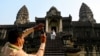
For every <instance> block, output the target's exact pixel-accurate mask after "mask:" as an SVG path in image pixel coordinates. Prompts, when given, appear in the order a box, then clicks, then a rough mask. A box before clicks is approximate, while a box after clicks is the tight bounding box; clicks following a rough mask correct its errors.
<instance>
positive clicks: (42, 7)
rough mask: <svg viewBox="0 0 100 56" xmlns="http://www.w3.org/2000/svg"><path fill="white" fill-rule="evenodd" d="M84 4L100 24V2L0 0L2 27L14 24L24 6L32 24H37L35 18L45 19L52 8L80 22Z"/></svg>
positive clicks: (94, 0) (82, 0) (97, 0)
mask: <svg viewBox="0 0 100 56" xmlns="http://www.w3.org/2000/svg"><path fill="white" fill-rule="evenodd" d="M82 3H85V4H87V5H88V6H89V7H90V9H91V11H92V12H93V15H94V19H95V20H96V22H97V23H100V0H0V7H1V8H0V25H6V24H14V22H15V20H16V16H17V13H18V11H19V9H20V8H21V7H22V6H23V5H26V7H27V9H28V12H29V20H30V21H31V22H35V17H45V16H46V13H47V11H49V9H50V8H51V7H52V6H54V7H56V8H57V10H58V11H60V12H61V16H62V17H68V16H69V14H70V15H71V16H72V21H78V20H79V10H80V7H81V5H82Z"/></svg>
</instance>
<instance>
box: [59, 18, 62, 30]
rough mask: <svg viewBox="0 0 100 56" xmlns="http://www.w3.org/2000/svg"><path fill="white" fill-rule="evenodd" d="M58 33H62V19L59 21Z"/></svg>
mask: <svg viewBox="0 0 100 56" xmlns="http://www.w3.org/2000/svg"><path fill="white" fill-rule="evenodd" d="M59 32H62V19H60V23H59Z"/></svg>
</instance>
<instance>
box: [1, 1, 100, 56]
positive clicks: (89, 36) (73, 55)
mask: <svg viewBox="0 0 100 56" xmlns="http://www.w3.org/2000/svg"><path fill="white" fill-rule="evenodd" d="M72 19H73V18H72V16H71V15H70V14H69V15H68V17H62V15H61V12H60V11H59V10H58V9H57V8H56V7H54V6H52V7H51V8H50V9H49V10H48V11H47V12H46V16H44V17H35V22H30V20H29V13H28V9H27V7H26V6H25V5H24V6H23V7H22V8H21V9H20V10H19V11H18V13H17V16H16V20H15V22H14V24H13V25H0V47H2V46H3V45H4V43H5V42H7V33H8V31H9V30H10V29H14V28H19V29H21V30H24V29H26V28H29V27H32V26H34V25H36V24H39V23H43V24H45V27H44V31H45V32H46V33H47V43H46V49H45V54H44V56H99V55H100V44H99V43H100V24H99V23H96V20H95V19H94V16H93V13H92V11H91V9H90V8H89V7H88V6H87V5H86V4H85V3H82V5H81V7H80V10H79V20H78V21H72ZM53 30H54V31H55V32H56V38H55V39H54V40H51V38H50V37H51V36H50V34H51V32H52V31H53ZM40 33H41V31H36V32H34V33H31V34H30V35H29V36H28V37H27V38H26V39H25V40H26V42H25V44H24V48H23V49H24V50H25V51H26V52H28V53H31V52H36V51H37V49H38V48H39V44H40V38H39V35H40Z"/></svg>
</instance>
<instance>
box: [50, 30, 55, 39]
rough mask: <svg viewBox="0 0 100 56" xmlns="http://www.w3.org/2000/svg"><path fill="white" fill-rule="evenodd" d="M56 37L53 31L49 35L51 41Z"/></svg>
mask: <svg viewBox="0 0 100 56" xmlns="http://www.w3.org/2000/svg"><path fill="white" fill-rule="evenodd" d="M55 37H56V33H55V31H54V30H53V31H52V33H51V40H54V39H55Z"/></svg>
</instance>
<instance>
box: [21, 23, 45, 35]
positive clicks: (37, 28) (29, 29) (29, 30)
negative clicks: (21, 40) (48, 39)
mask: <svg viewBox="0 0 100 56" xmlns="http://www.w3.org/2000/svg"><path fill="white" fill-rule="evenodd" d="M42 27H44V24H42V23H40V24H38V25H36V26H34V27H31V28H27V29H25V30H24V31H23V33H22V36H23V37H26V36H28V35H29V34H30V33H32V32H34V31H36V30H41V29H42Z"/></svg>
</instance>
